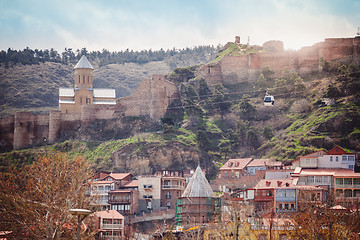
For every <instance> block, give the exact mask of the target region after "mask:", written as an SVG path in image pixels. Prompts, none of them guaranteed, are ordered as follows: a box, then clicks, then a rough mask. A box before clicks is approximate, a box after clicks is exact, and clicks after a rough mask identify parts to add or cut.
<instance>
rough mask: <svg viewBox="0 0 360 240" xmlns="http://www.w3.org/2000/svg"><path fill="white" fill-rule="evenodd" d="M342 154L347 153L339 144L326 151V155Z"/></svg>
mask: <svg viewBox="0 0 360 240" xmlns="http://www.w3.org/2000/svg"><path fill="white" fill-rule="evenodd" d="M343 154H349V153H348V152H346V151H345V150H344V149H342V148H341V147H339V146H336V147H334V148H333V149H331V150H330V151H329V152H328V153H327V155H343Z"/></svg>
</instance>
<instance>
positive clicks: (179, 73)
mask: <svg viewBox="0 0 360 240" xmlns="http://www.w3.org/2000/svg"><path fill="white" fill-rule="evenodd" d="M193 78H195V67H185V68H175V69H174V71H173V72H172V73H170V74H169V75H167V79H169V80H170V81H172V82H174V83H176V84H179V83H182V82H188V81H189V80H190V79H193Z"/></svg>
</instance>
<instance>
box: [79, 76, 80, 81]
mask: <svg viewBox="0 0 360 240" xmlns="http://www.w3.org/2000/svg"><path fill="white" fill-rule="evenodd" d="M79 83H80V74H79Z"/></svg>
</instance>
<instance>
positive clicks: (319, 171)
mask: <svg viewBox="0 0 360 240" xmlns="http://www.w3.org/2000/svg"><path fill="white" fill-rule="evenodd" d="M300 169H301V168H300ZM296 173H297V172H296ZM298 174H299V175H300V176H334V177H349V178H350V177H357V178H360V173H356V172H354V171H353V170H352V169H346V168H315V169H301V171H299V172H298Z"/></svg>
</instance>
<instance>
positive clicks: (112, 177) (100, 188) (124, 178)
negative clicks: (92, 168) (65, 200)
mask: <svg viewBox="0 0 360 240" xmlns="http://www.w3.org/2000/svg"><path fill="white" fill-rule="evenodd" d="M132 177H133V176H132V174H130V173H108V172H100V173H97V174H95V176H94V177H93V182H92V183H91V191H90V195H91V196H95V197H96V199H97V200H96V202H95V203H94V205H96V206H99V207H100V209H103V210H109V209H110V208H111V206H110V204H109V202H108V200H109V192H110V191H113V190H118V189H121V188H125V186H126V185H127V184H131V182H132Z"/></svg>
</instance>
